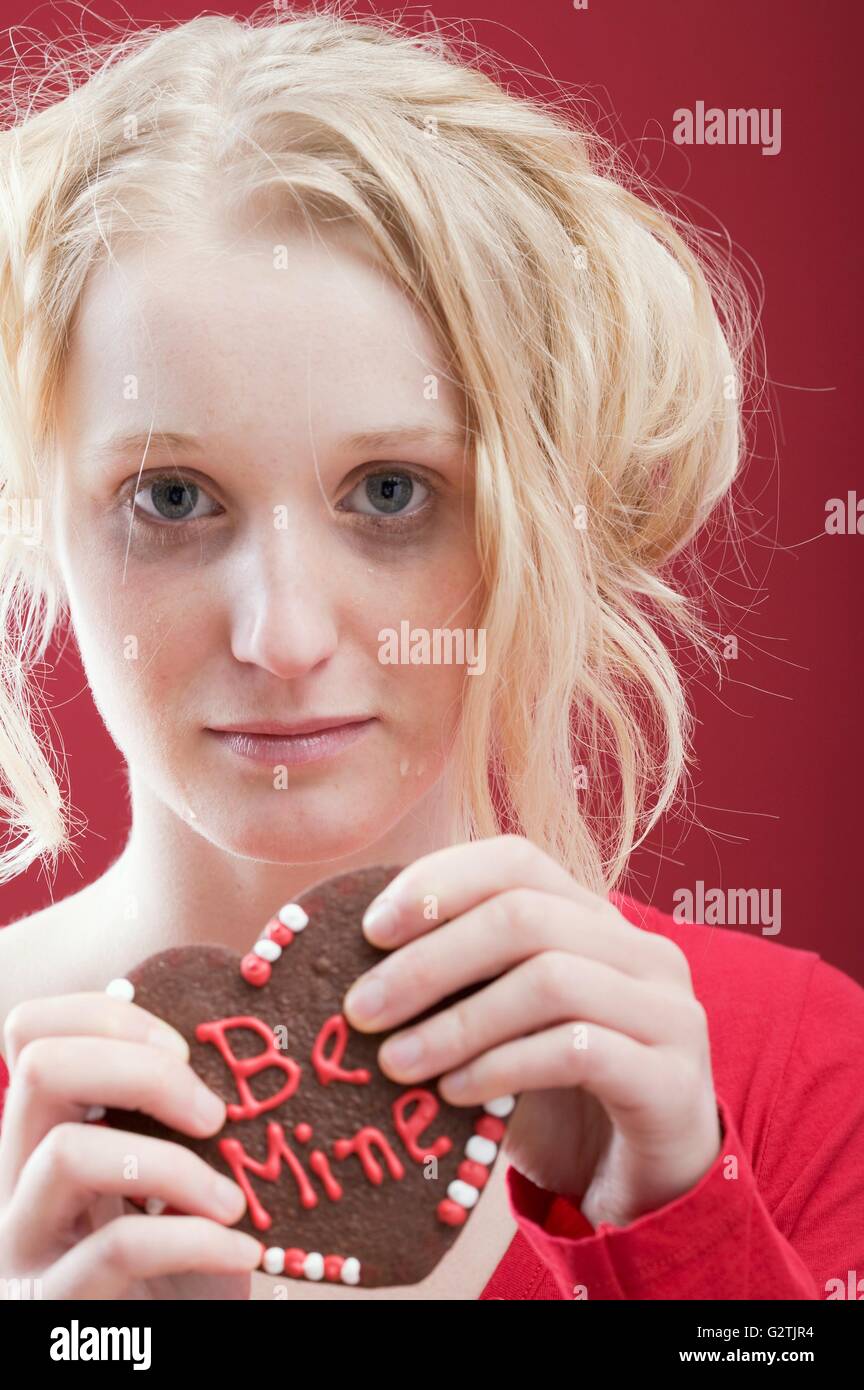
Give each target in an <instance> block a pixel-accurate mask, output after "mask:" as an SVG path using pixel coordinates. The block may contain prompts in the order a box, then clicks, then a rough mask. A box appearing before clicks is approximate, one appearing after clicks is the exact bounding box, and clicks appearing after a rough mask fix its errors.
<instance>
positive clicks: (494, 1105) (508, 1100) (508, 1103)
mask: <svg viewBox="0 0 864 1390" xmlns="http://www.w3.org/2000/svg"><path fill="white" fill-rule="evenodd" d="M515 1104H516V1097H515V1096H498V1097H496V1099H495V1100H487V1102H486V1104H485V1105H484V1106H483V1109H484V1110H485V1111H486V1114H487V1115H497V1117H498V1119H499V1120H503V1119H504V1116H505V1115H509V1114H510V1111H511V1110H512V1109H513V1106H514V1105H515Z"/></svg>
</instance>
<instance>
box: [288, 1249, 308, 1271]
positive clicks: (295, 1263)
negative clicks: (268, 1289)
mask: <svg viewBox="0 0 864 1390" xmlns="http://www.w3.org/2000/svg"><path fill="white" fill-rule="evenodd" d="M305 1259H306V1251H305V1250H300V1249H299V1248H298V1246H296V1245H292V1246H291V1249H290V1250H286V1251H285V1273H286V1274H293V1275H294V1277H295V1278H300V1276H301V1275H302V1274H303V1263H304V1261H305Z"/></svg>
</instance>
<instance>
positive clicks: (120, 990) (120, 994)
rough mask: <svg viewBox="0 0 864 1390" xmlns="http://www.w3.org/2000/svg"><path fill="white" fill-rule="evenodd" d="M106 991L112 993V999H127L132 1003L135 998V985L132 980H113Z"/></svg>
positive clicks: (106, 987)
mask: <svg viewBox="0 0 864 1390" xmlns="http://www.w3.org/2000/svg"><path fill="white" fill-rule="evenodd" d="M105 993H106V994H110V995H111V998H112V999H126V1000H128V1001H129V1003H130V1004H131V1002H132V1000H133V999H134V998H135V986H134V985H133V983H132V981H131V980H124V979H119V980H112V981H111V983H110V984H109V985H106V986H105Z"/></svg>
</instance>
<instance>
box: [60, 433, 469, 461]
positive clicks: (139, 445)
mask: <svg viewBox="0 0 864 1390" xmlns="http://www.w3.org/2000/svg"><path fill="white" fill-rule="evenodd" d="M337 444H338V446H339V447H341V448H343V449H347V450H349V451H352V452H359V451H361V450H366V451H369V452H376V451H377V450H379V449H388V448H392V447H393V446H394V445H399V444H401V445H411V444H438V445H443V446H444V447H445V448H448V449H464V448H465V444H466V433H465V431H464V430H462V429H456V428H453V427H450V426H440V425H392V426H390V427H389V428H388V429H384V430H359V431H357V432H356V433H354V434H346V435H343V436H342V438H341V439H339V440H338V441H337ZM145 449H146V450H147V452H148V453H169V454H172V453H177V454H186V455H189V454H200V453H204V452H205V451H206V449H207V444H206V441H205V440H204V439H202V438H201V437H200V436H199V435H196V434H188V433H183V432H181V431H178V430H152V431H150V430H143V431H136V432H134V433H132V434H113V435H109V436H108V437H107V438H105V439H103V440H100V441H99V442H98V443H96V444H94V445H93V446H92V447H91V448H89V449H85V450H84V452H83V457H84V458H85V460H86V462H88V463H92V464H96V465H99V464H105V463H107V462H109V461H110V459H111V458H113V457H114V456H115V455H118V454H126V453H143V452H144V450H145Z"/></svg>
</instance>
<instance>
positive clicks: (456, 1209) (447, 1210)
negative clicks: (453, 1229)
mask: <svg viewBox="0 0 864 1390" xmlns="http://www.w3.org/2000/svg"><path fill="white" fill-rule="evenodd" d="M435 1211H436V1214H437V1216H438V1220H439V1221H443V1222H444V1225H445V1226H462V1225H464V1223H465V1221H466V1220H467V1219H468V1213H467V1211H466V1210H465V1208H464V1207H460V1205H459V1203H458V1202H453V1201H451V1200H450V1198H449V1197H444V1198H443V1199H442V1200H441V1201H440V1202H439V1203H438V1206H437V1207H436V1208H435Z"/></svg>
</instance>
